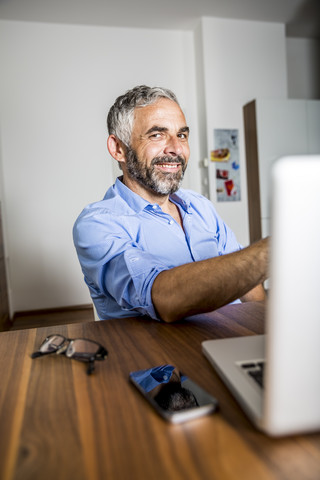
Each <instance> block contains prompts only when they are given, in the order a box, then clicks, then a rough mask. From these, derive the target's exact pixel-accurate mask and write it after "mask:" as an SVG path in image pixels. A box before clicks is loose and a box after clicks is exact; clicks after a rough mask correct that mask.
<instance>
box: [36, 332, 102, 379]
mask: <svg viewBox="0 0 320 480" xmlns="http://www.w3.org/2000/svg"><path fill="white" fill-rule="evenodd" d="M50 353H56V354H57V355H65V356H66V357H68V358H74V359H75V360H79V361H80V362H88V363H89V366H88V369H87V374H88V375H90V374H91V373H92V372H93V370H94V362H95V360H104V359H105V358H106V356H107V355H108V351H107V350H106V349H105V348H104V347H103V346H102V345H100V344H99V343H97V342H94V341H93V340H88V339H87V338H76V339H74V340H73V339H71V338H66V337H64V336H63V335H49V336H48V337H47V338H46V339H45V340H44V342H43V343H42V344H41V346H40V349H39V350H38V351H37V352H34V353H32V355H31V358H37V357H42V356H43V355H49V354H50Z"/></svg>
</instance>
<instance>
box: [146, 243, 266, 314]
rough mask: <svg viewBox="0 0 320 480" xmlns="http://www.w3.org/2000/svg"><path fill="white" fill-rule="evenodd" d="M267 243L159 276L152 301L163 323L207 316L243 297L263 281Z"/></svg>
mask: <svg viewBox="0 0 320 480" xmlns="http://www.w3.org/2000/svg"><path fill="white" fill-rule="evenodd" d="M267 270H268V240H267V239H264V240H260V241H259V242H257V243H255V244H253V245H251V246H250V247H247V248H245V249H243V250H240V251H238V252H235V253H231V254H228V255H223V256H220V257H214V258H210V259H208V260H202V261H200V262H194V263H188V264H186V265H181V266H179V267H175V268H172V269H170V270H166V271H164V272H161V273H160V274H159V275H158V276H157V278H156V279H155V281H154V284H153V287H152V300H153V304H154V306H155V308H156V310H157V312H158V315H159V316H160V318H161V319H162V320H164V321H165V322H174V321H176V320H179V319H181V318H184V317H186V316H189V315H195V314H198V313H204V312H209V311H212V310H215V309H217V308H220V307H222V306H223V305H226V304H227V303H230V302H232V301H234V300H236V299H237V298H241V297H244V296H245V295H246V294H247V293H248V292H249V291H250V290H252V289H253V288H254V287H255V286H256V285H258V284H261V283H262V282H263V281H264V280H265V279H266V278H267Z"/></svg>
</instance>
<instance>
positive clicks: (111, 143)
mask: <svg viewBox="0 0 320 480" xmlns="http://www.w3.org/2000/svg"><path fill="white" fill-rule="evenodd" d="M107 147H108V150H109V153H110V155H111V156H112V157H113V158H114V159H115V160H117V162H119V163H125V161H126V149H125V146H124V145H123V143H122V142H121V141H120V140H119V138H117V137H116V136H115V135H109V137H108V140H107Z"/></svg>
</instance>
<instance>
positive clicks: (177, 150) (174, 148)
mask: <svg viewBox="0 0 320 480" xmlns="http://www.w3.org/2000/svg"><path fill="white" fill-rule="evenodd" d="M182 151H183V148H182V145H181V141H180V139H179V138H177V137H169V138H168V140H167V142H166V145H165V148H164V153H165V154H166V155H172V156H178V155H181V153H182Z"/></svg>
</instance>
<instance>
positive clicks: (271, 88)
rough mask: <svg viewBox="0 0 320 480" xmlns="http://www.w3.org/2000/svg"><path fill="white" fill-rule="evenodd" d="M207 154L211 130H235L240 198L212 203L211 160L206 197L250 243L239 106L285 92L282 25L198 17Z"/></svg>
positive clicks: (213, 169) (240, 109)
mask: <svg viewBox="0 0 320 480" xmlns="http://www.w3.org/2000/svg"><path fill="white" fill-rule="evenodd" d="M201 29H202V44H203V55H204V84H205V96H206V102H205V104H206V119H207V139H208V142H207V143H208V158H209V152H210V151H211V150H213V149H214V148H215V146H214V138H213V130H214V129H215V128H222V129H238V130H239V139H240V145H239V151H240V173H241V176H240V178H241V201H239V202H219V203H217V202H216V183H215V164H214V163H212V162H209V184H210V198H211V200H212V201H213V203H215V205H216V207H217V210H218V212H219V213H220V214H221V216H222V217H223V218H224V220H225V221H226V222H227V223H228V224H229V225H230V226H231V228H232V229H233V230H234V231H235V233H236V235H237V238H238V240H239V241H240V243H242V244H243V245H247V244H248V243H249V229H248V207H247V184H246V165H245V145H244V132H243V106H244V105H245V104H246V103H247V102H249V101H251V100H253V99H254V98H259V97H263V98H273V97H275V98H278V97H280V98H285V97H286V96H287V72H286V44H285V31H284V25H282V24H273V23H262V22H249V21H244V20H243V21H242V20H226V19H218V18H203V19H202V25H201Z"/></svg>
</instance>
